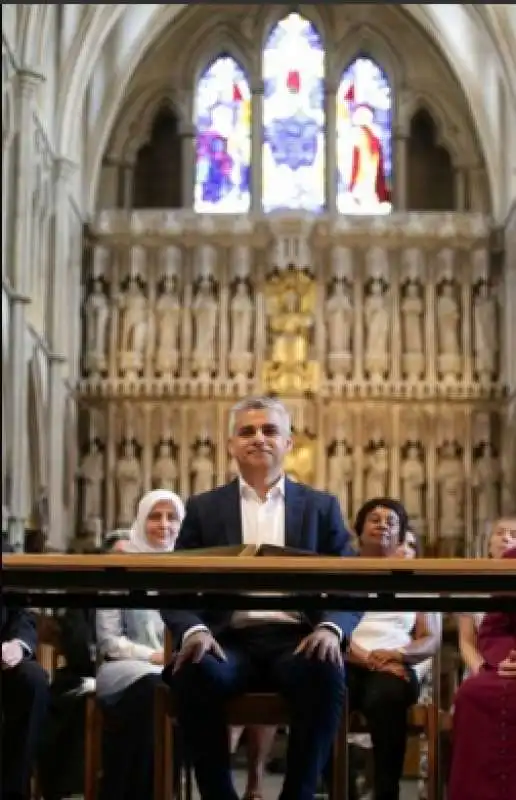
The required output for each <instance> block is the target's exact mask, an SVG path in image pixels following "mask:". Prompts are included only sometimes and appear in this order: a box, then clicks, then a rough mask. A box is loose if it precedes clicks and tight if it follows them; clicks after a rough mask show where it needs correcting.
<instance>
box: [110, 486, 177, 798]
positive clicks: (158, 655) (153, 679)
mask: <svg viewBox="0 0 516 800" xmlns="http://www.w3.org/2000/svg"><path fill="white" fill-rule="evenodd" d="M184 515H185V509H184V505H183V502H182V500H181V498H180V497H178V495H176V494H174V492H169V491H165V490H162V489H158V490H156V491H153V492H148V493H147V494H145V495H144V496H143V497H142V499H141V500H140V503H139V505H138V511H137V514H136V519H135V521H134V523H133V526H132V528H131V531H130V535H129V541H128V542H127V543H126V546H125V548H124V550H125V552H126V553H145V554H146V555H149V554H152V553H169V552H171V551H172V550H173V549H174V545H175V542H176V539H177V535H178V533H179V528H180V526H181V522H182V521H183V518H184ZM96 621H97V653H98V658H99V661H100V666H99V669H98V671H97V696H98V698H99V700H100V701H101V703H102V704H103V705H104V707H105V709H106V714H107V717H108V718H109V717H112V721H111V722H110V724H109V725H108V726H107V730H106V731H105V733H104V736H103V765H102V767H103V774H102V785H101V790H100V797H99V800H115V798H116V800H151V798H152V795H153V785H152V772H153V769H152V768H153V738H154V734H153V708H154V691H155V687H156V684H157V683H158V682H159V681H160V680H161V672H162V670H163V659H164V624H163V621H162V619H161V615H160V614H159V612H158V611H155V610H151V609H147V610H144V611H138V610H135V609H112V610H111V609H110V610H99V611H97V620H96ZM110 712H111V713H110Z"/></svg>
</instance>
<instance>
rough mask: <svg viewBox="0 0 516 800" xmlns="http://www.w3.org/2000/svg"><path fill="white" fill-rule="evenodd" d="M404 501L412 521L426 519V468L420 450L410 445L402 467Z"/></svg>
mask: <svg viewBox="0 0 516 800" xmlns="http://www.w3.org/2000/svg"><path fill="white" fill-rule="evenodd" d="M400 478H401V489H402V500H403V504H404V505H405V508H406V509H407V514H408V515H409V518H410V519H411V520H416V521H417V520H422V519H424V517H425V513H424V506H423V491H424V487H425V467H424V464H423V461H422V458H421V452H420V448H419V446H418V445H417V444H415V443H412V442H411V443H409V445H408V447H407V448H406V452H405V457H404V458H403V460H402V462H401V467H400Z"/></svg>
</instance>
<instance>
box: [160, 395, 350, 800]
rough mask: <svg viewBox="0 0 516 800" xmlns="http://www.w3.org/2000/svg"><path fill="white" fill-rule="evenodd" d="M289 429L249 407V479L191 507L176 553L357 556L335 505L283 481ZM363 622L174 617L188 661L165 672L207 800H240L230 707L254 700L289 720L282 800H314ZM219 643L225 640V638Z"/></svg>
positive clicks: (342, 616)
mask: <svg viewBox="0 0 516 800" xmlns="http://www.w3.org/2000/svg"><path fill="white" fill-rule="evenodd" d="M290 431H291V424H290V418H289V415H288V412H287V410H286V409H285V407H284V406H283V405H282V404H281V403H280V402H278V401H277V400H274V399H271V398H267V397H264V398H249V399H246V400H244V401H242V402H240V403H238V404H237V405H236V406H235V407H234V408H233V410H232V412H231V416H230V453H231V455H232V456H233V458H234V459H235V461H236V463H237V464H238V468H239V478H238V479H237V480H235V481H233V482H232V483H230V484H227V485H226V486H222V487H220V488H218V489H214V490H213V491H211V492H206V493H204V494H200V495H198V496H196V497H192V498H191V499H190V501H189V503H188V505H187V513H186V517H185V519H184V522H183V525H182V528H181V531H180V534H179V538H178V541H177V545H176V549H178V550H189V549H194V548H203V547H216V546H223V545H232V544H238V543H242V544H245V545H247V544H255V545H259V544H274V545H278V546H287V547H294V548H300V549H303V550H307V551H312V552H314V553H319V554H321V555H335V556H351V555H354V553H353V550H352V548H351V544H350V535H349V533H348V531H347V530H346V528H345V526H344V523H343V520H342V515H341V512H340V509H339V505H338V502H337V500H336V498H335V497H333V496H331V495H329V494H326V493H325V492H318V491H315V490H313V489H310V488H309V487H307V486H303V485H301V484H297V483H294V482H292V481H290V480H288V478H286V477H285V475H284V473H283V467H282V465H283V460H284V458H285V455H286V454H287V452H288V451H289V450H290V448H291V447H292V440H291V433H290ZM360 616H361V615H360V614H358V613H354V612H327V613H321V612H314V613H306V614H300V613H299V614H298V613H287V612H272V611H265V612H259V611H253V612H236V613H233V614H231V613H227V614H225V613H224V612H218V611H211V612H210V611H206V612H203V613H199V614H196V613H194V612H189V611H165V612H163V618H164V620H165V623H166V625H167V626H168V628H169V629H170V630H171V632H172V636H173V639H174V643H175V644H176V647H179V653H178V655H177V657H176V659H175V661H174V663H173V664H171V665H169V666H168V667H167V668H166V669H165V671H164V680H165V681H166V682H167V683H168V684H169V685H170V686H171V688H172V689H173V690H174V693H175V697H176V702H177V708H178V716H179V721H180V724H181V727H182V729H183V734H184V737H185V744H186V746H187V748H188V749H189V751H190V753H191V757H192V760H193V764H194V767H195V773H196V778H197V783H198V786H199V791H200V794H201V797H202V798H203V800H237V795H236V793H235V789H234V787H233V783H232V780H231V773H230V756H229V738H228V728H227V722H226V716H225V704H226V701H227V699H228V698H229V697H231V696H232V695H235V694H240V693H242V692H245V691H248V690H250V689H253V688H255V689H256V688H260V687H263V688H268V689H272V690H274V691H279V692H281V693H282V694H283V696H284V697H285V699H286V701H287V703H288V705H289V710H290V737H289V746H288V752H287V770H286V776H285V782H284V786H283V791H282V794H281V800H313V797H314V794H315V792H316V787H317V783H318V779H319V775H320V773H321V771H322V770H323V768H324V767H325V765H326V763H327V761H328V758H329V755H330V751H331V745H332V741H333V739H334V736H335V733H336V730H337V727H338V724H339V719H340V713H341V708H342V703H343V698H344V689H345V682H344V665H343V658H342V651H343V647H345V645H346V642H347V640H348V639H349V637H350V636H351V633H352V631H353V629H354V628H355V626H356V625H357V623H358V621H359V619H360ZM215 637H216V638H215Z"/></svg>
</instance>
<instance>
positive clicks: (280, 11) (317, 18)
mask: <svg viewBox="0 0 516 800" xmlns="http://www.w3.org/2000/svg"><path fill="white" fill-rule="evenodd" d="M291 13H292V9H289V8H288V7H285V6H282V7H280V8H273V9H269V8H267V6H266V7H265V8H264V9H263V11H262V17H261V20H260V22H261V28H262V30H261V36H260V48H259V54H260V58H261V54H262V53H263V49H264V47H265V45H266V44H267V40H268V38H269V36H270V35H271V33H272V31H273V30H274V28H275V27H276V25H277V24H278V22H281V21H282V20H283V19H285V18H286V17H288V16H289V14H291ZM296 13H298V14H299V16H300V17H302V18H303V19H306V20H307V21H308V22H311V23H312V25H313V26H314V28H315V29H316V31H317V33H318V34H319V36H320V37H321V43H322V46H323V47H324V49H325V50H326V52H327V49H328V44H329V40H330V37H329V36H328V32H329V27H330V24H329V21H328V18H327V14H325V13H324V8H322V9H319V8H317V6H303V8H302V10H301V11H298V12H296Z"/></svg>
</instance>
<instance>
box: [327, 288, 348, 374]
mask: <svg viewBox="0 0 516 800" xmlns="http://www.w3.org/2000/svg"><path fill="white" fill-rule="evenodd" d="M325 306H326V307H325V311H326V319H327V331H328V366H329V369H330V372H331V374H332V375H344V376H346V377H347V376H348V375H349V374H350V372H351V369H352V354H351V343H352V337H353V317H354V314H353V305H352V302H351V297H350V288H349V286H348V285H347V284H346V282H345V281H343V280H340V279H337V280H336V281H335V283H334V288H333V293H332V294H331V295H330V297H328V299H327V300H326V304H325Z"/></svg>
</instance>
